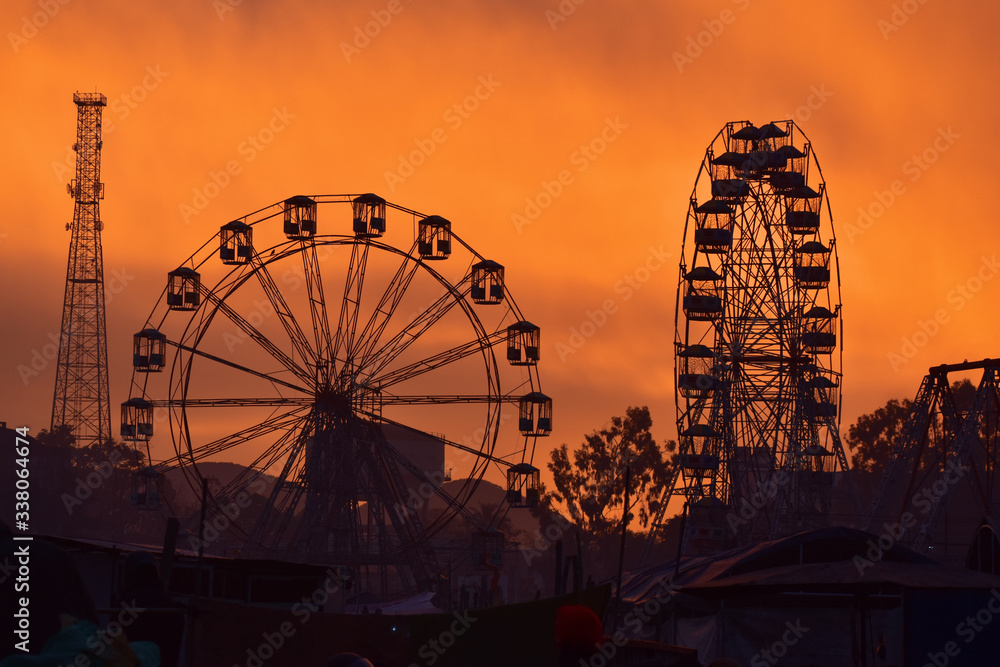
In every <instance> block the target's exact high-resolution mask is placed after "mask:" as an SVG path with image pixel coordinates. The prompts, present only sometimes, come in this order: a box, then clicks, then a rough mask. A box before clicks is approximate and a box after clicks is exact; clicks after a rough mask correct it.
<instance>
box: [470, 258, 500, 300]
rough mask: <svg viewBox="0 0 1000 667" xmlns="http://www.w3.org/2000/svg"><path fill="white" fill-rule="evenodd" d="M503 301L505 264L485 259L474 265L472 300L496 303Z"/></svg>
mask: <svg viewBox="0 0 1000 667" xmlns="http://www.w3.org/2000/svg"><path fill="white" fill-rule="evenodd" d="M501 301H503V266H502V265H500V264H497V263H496V262H494V261H493V260H489V259H485V260H483V261H481V262H479V263H478V264H474V265H473V266H472V302H473V303H479V304H486V305H495V304H498V303H500V302H501Z"/></svg>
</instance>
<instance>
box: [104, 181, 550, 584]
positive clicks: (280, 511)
mask: <svg viewBox="0 0 1000 667" xmlns="http://www.w3.org/2000/svg"><path fill="white" fill-rule="evenodd" d="M336 209H341V211H342V217H341V218H339V220H342V222H340V221H338V218H337V217H334V216H332V215H331V216H327V215H326V214H327V213H336V212H337V211H336ZM344 209H346V210H344ZM387 209H392V210H394V211H395V212H396V216H397V217H395V218H394V219H393V220H390V221H387V219H386V211H387ZM407 220H408V221H409V222H410V223H411V225H412V227H411V229H407V228H406V227H408V226H410V225H406V224H400V223H405V222H406V221H407ZM324 227H325V228H326V229H324ZM392 227H395V229H392V230H391V231H392V232H393V233H390V228H392ZM327 230H332V231H333V232H334V233H322V232H324V231H327ZM340 230H343V232H346V233H339V232H340ZM392 238H396V239H402V241H401V242H399V243H397V244H396V245H390V239H392ZM539 346H540V330H539V328H538V327H537V326H535V325H534V324H531V323H530V322H528V321H526V320H525V318H524V317H523V316H522V314H521V312H520V310H519V309H518V307H517V305H516V303H515V302H514V300H513V298H512V296H511V294H510V292H509V290H508V289H507V285H506V282H505V279H504V267H503V266H502V265H501V264H498V263H497V262H495V261H491V260H489V259H486V258H484V257H483V256H482V255H480V254H479V253H477V252H476V251H475V250H473V249H472V248H471V247H470V246H469V245H468V244H467V243H465V242H464V241H463V240H462V239H461V238H460V237H459V236H458V235H456V234H455V233H454V231H453V230H452V228H451V223H450V222H449V221H448V220H446V219H444V218H442V217H439V216H433V215H432V216H426V215H423V214H419V213H417V212H416V211H412V210H410V209H407V208H404V207H402V206H398V205H395V204H391V203H387V202H386V201H385V200H383V199H382V198H380V197H377V196H376V195H372V194H366V195H360V196H356V195H328V196H314V197H306V196H297V197H292V198H290V199H287V200H285V201H283V202H279V203H277V204H274V205H272V206H269V207H266V208H264V209H261V210H259V211H255V212H253V213H250V214H248V215H246V216H243V217H241V218H239V219H237V220H234V221H232V222H230V223H228V224H226V225H223V226H222V227H221V229H219V231H218V233H216V234H215V235H214V236H213V237H211V238H210V239H209V240H208V241H207V242H206V243H205V244H204V245H203V246H202V247H201V248H199V249H198V250H196V251H195V252H194V253H193V254H192V255H191V256H190V257H189V258H188V259H187V260H186V261H185V262H183V263H182V265H181V266H180V267H179V268H177V269H175V270H173V271H170V273H169V274H168V280H167V286H166V288H165V290H164V292H163V294H162V295H161V298H160V299H159V300H158V301H157V303H156V305H155V307H154V309H153V312H152V313H151V315H150V317H149V319H148V320H147V322H146V325H145V327H144V328H143V330H142V331H140V332H139V333H137V334H136V335H135V336H134V350H133V351H134V354H133V367H134V373H133V378H132V391H131V397H130V399H129V400H128V401H127V402H126V403H125V404H123V406H122V436H123V437H124V438H126V439H128V440H132V441H134V442H135V443H136V445H137V447H144V448H146V450H147V452H146V453H147V454H154V453H155V452H156V451H157V447H156V446H155V445H156V442H157V441H159V442H160V443H164V442H166V443H169V444H170V445H171V450H170V453H169V455H167V456H162V457H156V456H150V460H151V461H155V460H157V459H159V461H160V462H159V463H157V464H156V466H155V471H151V472H150V476H151V477H152V476H153V474H154V472H162V471H164V470H167V469H169V468H172V467H175V466H177V467H180V468H182V469H183V471H184V473H185V476H186V477H187V479H188V481H189V482H190V484H191V486H192V488H193V489H196V490H198V492H199V493H201V491H200V489H203V488H207V486H206V478H207V477H208V475H207V474H206V473H204V472H203V470H202V469H203V468H205V467H206V466H205V465H204V464H205V463H206V462H209V461H232V462H236V463H239V464H241V468H240V472H239V473H238V474H236V475H235V476H233V477H232V478H231V479H229V480H225V481H224V483H221V484H219V485H217V488H214V489H211V491H210V493H209V494H208V495H209V496H210V497H209V498H207V501H208V502H209V503H210V504H211V505H213V506H214V507H216V508H223V507H226V506H231V505H232V503H233V501H234V499H240V498H242V499H243V500H244V501H245V500H246V498H247V497H248V495H250V494H255V495H256V496H257V497H258V498H264V500H263V503H262V505H263V506H262V507H259V508H257V511H256V512H255V513H253V515H252V516H248V514H249V513H244V516H243V517H237V518H236V519H235V520H234V521H233V522H232V523H233V525H232V528H231V529H230V532H233V533H236V534H237V536H238V539H239V540H240V541H241V548H240V552H241V554H242V555H244V556H254V557H264V556H266V557H280V558H285V559H294V560H304V561H309V562H317V563H336V564H339V565H344V566H348V567H352V568H358V569H363V568H375V569H378V570H379V571H380V572H381V575H382V576H383V577H384V576H385V575H386V573H387V572H389V573H390V575H392V574H399V575H400V576H401V577H402V579H403V581H404V586H405V587H406V588H411V587H413V586H414V585H418V584H421V583H422V582H423V581H426V580H428V579H430V578H431V577H432V576H433V575H434V570H433V568H434V567H435V556H434V553H433V548H432V541H431V538H432V537H433V536H435V535H436V534H438V533H439V532H440V531H441V530H442V529H443V528H444V527H445V526H446V525H447V523H448V522H449V521H450V520H451V519H453V518H454V517H456V515H459V514H465V515H466V516H467V517H468V514H469V513H468V510H467V509H466V504H467V503H468V501H469V499H470V498H471V496H472V493H473V491H474V490H475V488H476V485H477V484H478V482H479V481H480V480H482V479H483V478H484V476H486V477H487V478H489V477H490V476H493V477H497V478H501V479H502V483H505V484H506V487H507V496H506V498H507V501H508V503H507V504H508V505H509V506H524V505H530V504H533V503H535V502H537V499H538V471H537V469H535V468H534V467H533V466H532V465H531V461H532V457H533V453H534V449H535V441H536V439H537V438H538V437H542V436H545V435H548V434H549V432H550V431H551V428H552V402H551V400H550V399H549V398H548V397H547V396H545V395H544V394H543V393H542V392H541V386H540V379H539V375H538V366H537V364H538V361H539ZM154 431H155V433H154ZM491 470H492V471H493V472H490V471H491ZM446 480H454V481H453V483H452V484H450V485H446V484H444V482H445V481H446ZM150 488H152V487H150ZM446 488H447V490H446ZM138 495H139V497H140V501H139V502H140V504H141V503H142V502H143V501H145V500H146V499H147V498H148V496H147V495H145V493H142V494H138ZM435 508H436V509H435ZM498 511H501V510H498Z"/></svg>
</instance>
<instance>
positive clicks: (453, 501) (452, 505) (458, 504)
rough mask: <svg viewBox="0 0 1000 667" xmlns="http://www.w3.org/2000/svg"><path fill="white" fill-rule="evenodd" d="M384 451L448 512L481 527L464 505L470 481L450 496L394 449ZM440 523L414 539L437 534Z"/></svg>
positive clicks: (402, 502)
mask: <svg viewBox="0 0 1000 667" xmlns="http://www.w3.org/2000/svg"><path fill="white" fill-rule="evenodd" d="M406 428H409V427H406ZM413 430H415V429H413ZM418 432H420V433H423V432H422V431H418ZM424 435H427V436H428V437H434V436H430V435H429V434H424ZM384 451H386V452H387V453H388V455H389V456H390V457H392V459H393V461H394V463H396V464H398V465H399V466H400V467H401V468H403V469H405V470H406V471H407V472H408V473H409V474H411V475H413V476H414V477H415V478H417V479H418V480H420V482H421V486H422V487H423V488H428V489H432V493H433V495H434V496H436V497H437V498H439V499H440V500H442V501H443V502H444V503H445V506H446V507H447V508H448V509H449V510H453V511H454V512H456V513H458V514H459V515H461V516H462V517H463V518H465V519H467V520H469V521H470V522H472V523H473V524H474V525H481V522H480V521H479V519H478V518H477V517H476V516H475V514H474V513H472V512H470V511H469V510H468V508H467V507H466V503H465V500H466V499H467V498H468V497H469V496H470V495H471V489H470V487H469V482H471V481H472V480H466V484H464V485H463V486H462V487H461V489H462V490H461V492H459V493H457V494H450V493H448V492H447V491H446V490H445V489H444V488H442V486H441V485H440V484H438V483H436V482H435V481H434V480H433V479H431V478H430V477H429V476H428V475H427V473H426V472H424V470H423V469H421V468H420V467H419V466H417V465H416V464H414V463H413V462H412V461H410V460H409V459H408V458H406V457H405V456H403V455H402V454H401V453H400V452H399V451H398V450H397V449H396V448H395V447H392V446H389V447H387V448H385V449H384ZM504 465H509V464H507V463H506V462H505V464H504ZM484 471H485V470H483V471H480V472H479V473H477V474H481V473H482V472H484ZM405 501H406V499H405V498H403V499H400V500H399V501H397V502H399V503H400V504H399V505H397V506H398V507H399V506H402V507H405V506H406V505H405ZM446 514H447V513H443V514H442V516H445V515H446ZM442 523H443V522H442V521H441V518H440V517H439V519H437V520H436V521H433V522H431V523H430V524H428V525H427V526H425V527H424V535H423V536H415V537H416V538H419V537H424V536H430V535H433V534H434V533H435V532H437V530H439V529H440V527H441V524H442ZM484 528H485V527H484Z"/></svg>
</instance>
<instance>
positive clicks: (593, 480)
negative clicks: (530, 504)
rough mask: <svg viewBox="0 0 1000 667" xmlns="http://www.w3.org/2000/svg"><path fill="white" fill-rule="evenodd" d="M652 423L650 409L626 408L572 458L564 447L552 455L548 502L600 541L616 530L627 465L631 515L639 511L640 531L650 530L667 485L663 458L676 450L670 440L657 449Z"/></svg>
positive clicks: (576, 450) (667, 477)
mask: <svg viewBox="0 0 1000 667" xmlns="http://www.w3.org/2000/svg"><path fill="white" fill-rule="evenodd" d="M652 424H653V422H652V418H651V417H650V416H649V408H647V407H645V406H643V407H641V408H637V407H630V408H628V409H627V410H626V411H625V416H624V417H612V419H611V423H610V425H609V426H607V427H605V428H603V429H601V430H599V431H594V432H593V433H591V434H590V435H588V436H586V439H585V440H584V442H583V444H582V445H581V446H580V447H579V448H578V449H575V450H573V452H572V457H571V453H570V451H569V448H568V447H567V446H566V445H565V444H563V445H562V446H561V447H558V448H556V449H554V450H553V451H552V452H551V457H552V460H551V461H550V462H549V464H548V468H549V470H550V471H551V472H552V476H553V481H554V483H555V490H554V491H553V492H552V493H551V494H550V495H551V498H552V499H553V500H554V501H556V502H560V503H565V505H566V507H567V510H568V511H569V514H570V517H571V518H572V519H573V521H574V522H576V524H577V525H578V526H579V527H580V528H581V529H582V530H584V531H585V532H588V533H591V534H592V535H594V536H596V537H600V536H603V535H607V534H609V533H610V532H612V531H614V529H615V528H616V527H617V525H618V522H619V521H620V520H621V511H622V510H623V505H624V502H625V466H626V461H629V462H630V463H631V471H632V474H631V484H630V486H631V491H630V493H631V498H630V503H631V507H630V508H629V511H630V514H631V513H632V512H633V511H636V512H637V514H638V519H639V525H640V526H641V527H642V528H646V527H647V526H648V525H649V520H650V518H651V516H652V515H653V514H655V512H656V510H657V509H658V505H657V503H658V502H659V498H660V495H661V494H662V492H663V488H664V487H665V486H666V484H667V483H668V482H669V465H668V463H669V462H668V460H666V459H665V458H664V454H665V453H667V454H669V453H672V452H674V451H675V450H676V448H677V445H676V443H675V442H674V441H672V440H671V441H668V442H667V444H666V445H665V446H664V448H663V449H662V450H661V448H660V447H659V446H658V445H657V444H656V441H655V440H654V439H653V436H652V434H651V433H650V428H651V427H652Z"/></svg>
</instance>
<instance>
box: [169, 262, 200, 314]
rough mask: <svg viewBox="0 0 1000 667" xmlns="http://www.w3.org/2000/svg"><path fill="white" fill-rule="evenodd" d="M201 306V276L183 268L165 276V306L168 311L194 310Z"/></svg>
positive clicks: (192, 270)
mask: <svg viewBox="0 0 1000 667" xmlns="http://www.w3.org/2000/svg"><path fill="white" fill-rule="evenodd" d="M199 304H201V275H200V274H199V273H198V272H197V271H195V270H194V269H189V268H187V267H185V266H182V267H179V268H177V269H174V270H173V271H171V272H170V273H168V274H167V306H169V307H170V310H196V309H197V308H198V306H199Z"/></svg>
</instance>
